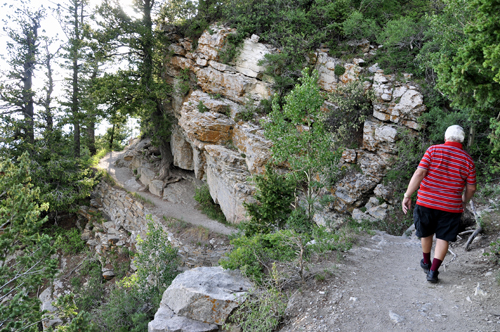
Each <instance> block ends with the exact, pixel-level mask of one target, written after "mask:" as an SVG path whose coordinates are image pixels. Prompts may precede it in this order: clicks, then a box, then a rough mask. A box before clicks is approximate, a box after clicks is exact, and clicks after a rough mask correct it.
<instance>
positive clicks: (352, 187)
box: [333, 173, 382, 212]
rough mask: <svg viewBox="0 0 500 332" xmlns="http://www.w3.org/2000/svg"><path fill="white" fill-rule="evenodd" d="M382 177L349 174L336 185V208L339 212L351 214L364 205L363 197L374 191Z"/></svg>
mask: <svg viewBox="0 0 500 332" xmlns="http://www.w3.org/2000/svg"><path fill="white" fill-rule="evenodd" d="M381 178H382V176H380V177H378V176H372V175H370V174H361V173H348V174H347V175H346V176H345V177H344V178H342V179H341V180H340V181H339V182H338V183H337V185H336V187H335V189H334V191H333V193H334V195H335V196H336V198H337V199H336V200H335V202H334V208H335V209H336V210H337V211H339V212H349V211H352V210H353V209H354V208H356V207H359V206H361V205H362V204H363V196H364V195H365V194H366V193H368V192H370V191H371V190H373V188H375V186H376V185H377V184H378V183H379V182H380V180H381Z"/></svg>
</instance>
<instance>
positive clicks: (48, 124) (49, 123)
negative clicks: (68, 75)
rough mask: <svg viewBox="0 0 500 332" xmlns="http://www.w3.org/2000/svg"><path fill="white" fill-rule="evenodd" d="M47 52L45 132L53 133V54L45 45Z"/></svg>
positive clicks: (44, 103) (44, 104)
mask: <svg viewBox="0 0 500 332" xmlns="http://www.w3.org/2000/svg"><path fill="white" fill-rule="evenodd" d="M45 52H46V53H47V58H46V59H45V67H46V68H47V78H48V82H47V93H46V95H45V100H44V101H43V107H44V109H45V114H44V118H45V131H47V132H52V131H53V128H54V117H53V115H52V109H51V107H50V103H51V101H52V92H53V91H54V79H53V78H52V66H51V60H52V54H50V51H49V44H48V43H47V42H46V43H45Z"/></svg>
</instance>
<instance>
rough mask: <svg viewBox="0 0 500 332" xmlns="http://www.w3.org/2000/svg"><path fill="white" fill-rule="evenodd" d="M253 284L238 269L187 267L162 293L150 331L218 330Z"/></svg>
mask: <svg viewBox="0 0 500 332" xmlns="http://www.w3.org/2000/svg"><path fill="white" fill-rule="evenodd" d="M251 287H252V284H251V283H250V281H249V280H248V279H246V278H244V277H242V276H241V274H240V272H239V271H229V270H224V269H222V268H221V267H199V268H195V269H191V270H188V271H186V272H184V273H182V274H180V275H178V276H177V277H176V278H175V279H174V281H173V282H172V284H171V285H170V286H169V287H168V288H167V290H166V291H165V292H164V293H163V298H162V300H161V304H160V308H159V309H158V311H157V312H156V314H155V319H154V320H153V321H151V322H150V323H149V325H148V332H164V331H165V332H166V331H186V332H187V331H190V332H198V331H199V332H203V331H218V328H219V326H221V325H223V324H224V323H225V321H226V319H227V318H228V316H229V315H230V314H231V312H232V311H233V310H234V309H235V308H237V307H238V306H239V304H240V302H241V301H242V300H243V295H244V294H245V293H246V292H247V291H248V290H249V289H250V288H251Z"/></svg>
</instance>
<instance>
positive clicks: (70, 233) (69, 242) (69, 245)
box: [55, 228, 85, 255]
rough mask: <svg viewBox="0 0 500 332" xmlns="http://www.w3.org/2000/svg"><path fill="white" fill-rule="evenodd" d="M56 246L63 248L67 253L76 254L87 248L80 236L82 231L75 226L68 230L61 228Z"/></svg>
mask: <svg viewBox="0 0 500 332" xmlns="http://www.w3.org/2000/svg"><path fill="white" fill-rule="evenodd" d="M57 233H58V235H57V238H56V242H55V246H57V247H59V248H61V250H62V251H63V253H64V254H65V255H70V254H73V255H76V254H78V253H80V252H81V251H82V250H83V249H85V242H84V241H83V240H82V239H81V237H80V231H79V230H78V229H77V228H73V229H70V230H67V231H64V230H62V229H59V230H58V231H57Z"/></svg>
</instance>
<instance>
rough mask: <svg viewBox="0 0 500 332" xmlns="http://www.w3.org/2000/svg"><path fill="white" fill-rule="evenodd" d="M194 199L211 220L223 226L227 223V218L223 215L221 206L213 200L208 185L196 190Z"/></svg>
mask: <svg viewBox="0 0 500 332" xmlns="http://www.w3.org/2000/svg"><path fill="white" fill-rule="evenodd" d="M194 199H195V201H197V202H198V203H199V204H200V207H201V212H203V213H204V214H206V215H207V216H208V217H209V218H210V219H214V220H217V221H219V222H221V223H223V224H226V223H227V220H226V216H224V213H222V210H221V209H220V206H219V205H217V204H215V203H214V201H213V200H212V196H210V189H209V188H208V185H207V184H204V185H203V186H201V187H198V188H196V191H195V194H194Z"/></svg>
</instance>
